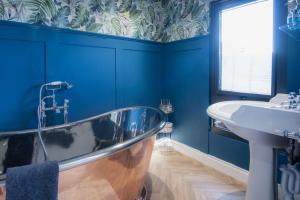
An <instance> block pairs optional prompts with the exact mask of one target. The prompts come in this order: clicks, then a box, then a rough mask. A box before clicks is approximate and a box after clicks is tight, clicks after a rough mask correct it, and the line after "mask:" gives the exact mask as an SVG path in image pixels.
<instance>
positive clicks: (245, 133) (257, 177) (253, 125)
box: [207, 101, 300, 200]
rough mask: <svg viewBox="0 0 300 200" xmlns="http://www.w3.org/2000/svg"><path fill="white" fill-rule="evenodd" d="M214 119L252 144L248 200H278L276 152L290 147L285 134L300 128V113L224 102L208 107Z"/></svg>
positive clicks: (267, 104) (256, 103)
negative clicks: (275, 170) (285, 131)
mask: <svg viewBox="0 0 300 200" xmlns="http://www.w3.org/2000/svg"><path fill="white" fill-rule="evenodd" d="M207 113H208V115H209V116H210V117H212V118H214V119H216V120H219V121H221V122H223V123H224V125H225V126H226V127H227V128H228V129H229V130H230V131H232V132H233V133H234V134H236V135H238V136H239V137H241V138H244V139H245V140H248V141H249V145H250V169H249V180H248V187H247V194H246V200H260V199H263V200H274V198H275V196H274V195H275V185H277V184H276V183H275V182H274V180H275V177H274V148H280V147H286V146H288V139H287V138H285V137H284V133H283V132H284V130H288V131H297V130H299V128H300V112H298V111H293V110H286V109H283V108H280V107H279V104H277V103H273V102H260V101H224V102H220V103H216V104H213V105H211V106H209V107H208V109H207Z"/></svg>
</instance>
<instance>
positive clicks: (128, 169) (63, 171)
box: [0, 107, 166, 200]
mask: <svg viewBox="0 0 300 200" xmlns="http://www.w3.org/2000/svg"><path fill="white" fill-rule="evenodd" d="M165 121H166V120H165V115H164V114H163V113H162V112H161V111H160V110H157V109H154V108H150V107H133V108H125V109H119V110H115V111H112V112H109V113H105V114H101V115H99V116H95V117H92V118H89V119H85V120H81V121H78V122H74V123H70V124H66V125H61V126H54V127H49V128H46V129H43V132H42V138H43V141H44V143H45V145H46V148H47V151H48V154H49V160H57V161H59V168H60V173H59V186H58V187H59V194H58V199H59V200H102V199H103V200H135V199H138V198H139V196H140V194H141V192H142V188H143V184H144V179H145V176H146V173H147V170H148V166H149V162H150V158H151V154H152V149H153V145H154V140H155V134H156V133H158V132H159V130H160V129H162V128H163V126H164V125H165ZM0 158H1V161H0V162H1V164H0V181H1V187H0V199H5V172H6V169H7V168H9V167H15V166H22V165H28V164H35V163H41V162H44V157H43V151H42V148H41V146H40V144H39V141H38V137H37V136H36V130H27V131H18V132H5V133H0Z"/></svg>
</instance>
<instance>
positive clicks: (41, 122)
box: [37, 81, 73, 160]
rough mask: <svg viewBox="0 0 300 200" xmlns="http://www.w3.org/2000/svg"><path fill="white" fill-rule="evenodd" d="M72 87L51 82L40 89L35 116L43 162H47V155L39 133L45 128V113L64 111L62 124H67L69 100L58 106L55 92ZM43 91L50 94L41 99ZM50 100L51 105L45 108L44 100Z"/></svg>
mask: <svg viewBox="0 0 300 200" xmlns="http://www.w3.org/2000/svg"><path fill="white" fill-rule="evenodd" d="M72 87H73V86H72V85H71V84H69V83H68V82H63V81H53V82H50V83H46V84H43V85H42V86H41V87H40V94H39V105H38V109H37V115H38V138H39V141H40V143H41V145H42V149H43V152H44V156H45V160H48V153H47V150H46V147H45V144H44V142H43V139H42V136H41V132H42V128H43V127H45V126H46V117H47V115H46V112H47V111H55V113H61V110H63V111H64V113H63V114H64V123H68V113H69V112H68V109H69V100H68V99H64V105H62V106H59V105H58V103H57V101H56V94H55V93H56V91H58V90H62V89H71V88H72ZM44 91H46V92H47V91H50V92H51V94H50V95H47V96H44V97H43V92H44ZM48 99H49V100H51V101H52V104H51V106H50V107H47V104H46V100H48Z"/></svg>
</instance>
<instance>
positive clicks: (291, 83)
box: [287, 38, 300, 92]
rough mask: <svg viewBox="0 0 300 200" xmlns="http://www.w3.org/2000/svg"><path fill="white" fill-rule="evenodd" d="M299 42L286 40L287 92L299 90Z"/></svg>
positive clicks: (290, 39)
mask: <svg viewBox="0 0 300 200" xmlns="http://www.w3.org/2000/svg"><path fill="white" fill-rule="evenodd" d="M299 55H300V42H299V41H296V40H294V39H292V38H289V39H288V59H287V66H288V68H287V87H288V91H295V92H298V90H299V89H300V78H299V77H300V56H299Z"/></svg>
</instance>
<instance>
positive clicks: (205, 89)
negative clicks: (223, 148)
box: [164, 36, 209, 152]
mask: <svg viewBox="0 0 300 200" xmlns="http://www.w3.org/2000/svg"><path fill="white" fill-rule="evenodd" d="M164 53H165V58H164V59H165V71H164V76H165V83H164V84H165V88H164V95H165V97H166V98H169V99H170V100H171V102H172V104H173V105H174V109H175V112H174V114H172V116H171V120H172V121H173V122H174V127H175V131H174V134H173V135H172V137H173V138H174V139H175V140H178V141H180V142H182V143H184V144H187V145H189V146H192V147H194V148H196V149H199V150H201V151H203V152H208V125H209V119H208V116H207V114H206V109H207V107H208V105H209V37H208V36H202V37H197V38H193V39H188V40H183V41H177V42H172V43H168V44H166V46H165V52H164Z"/></svg>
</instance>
